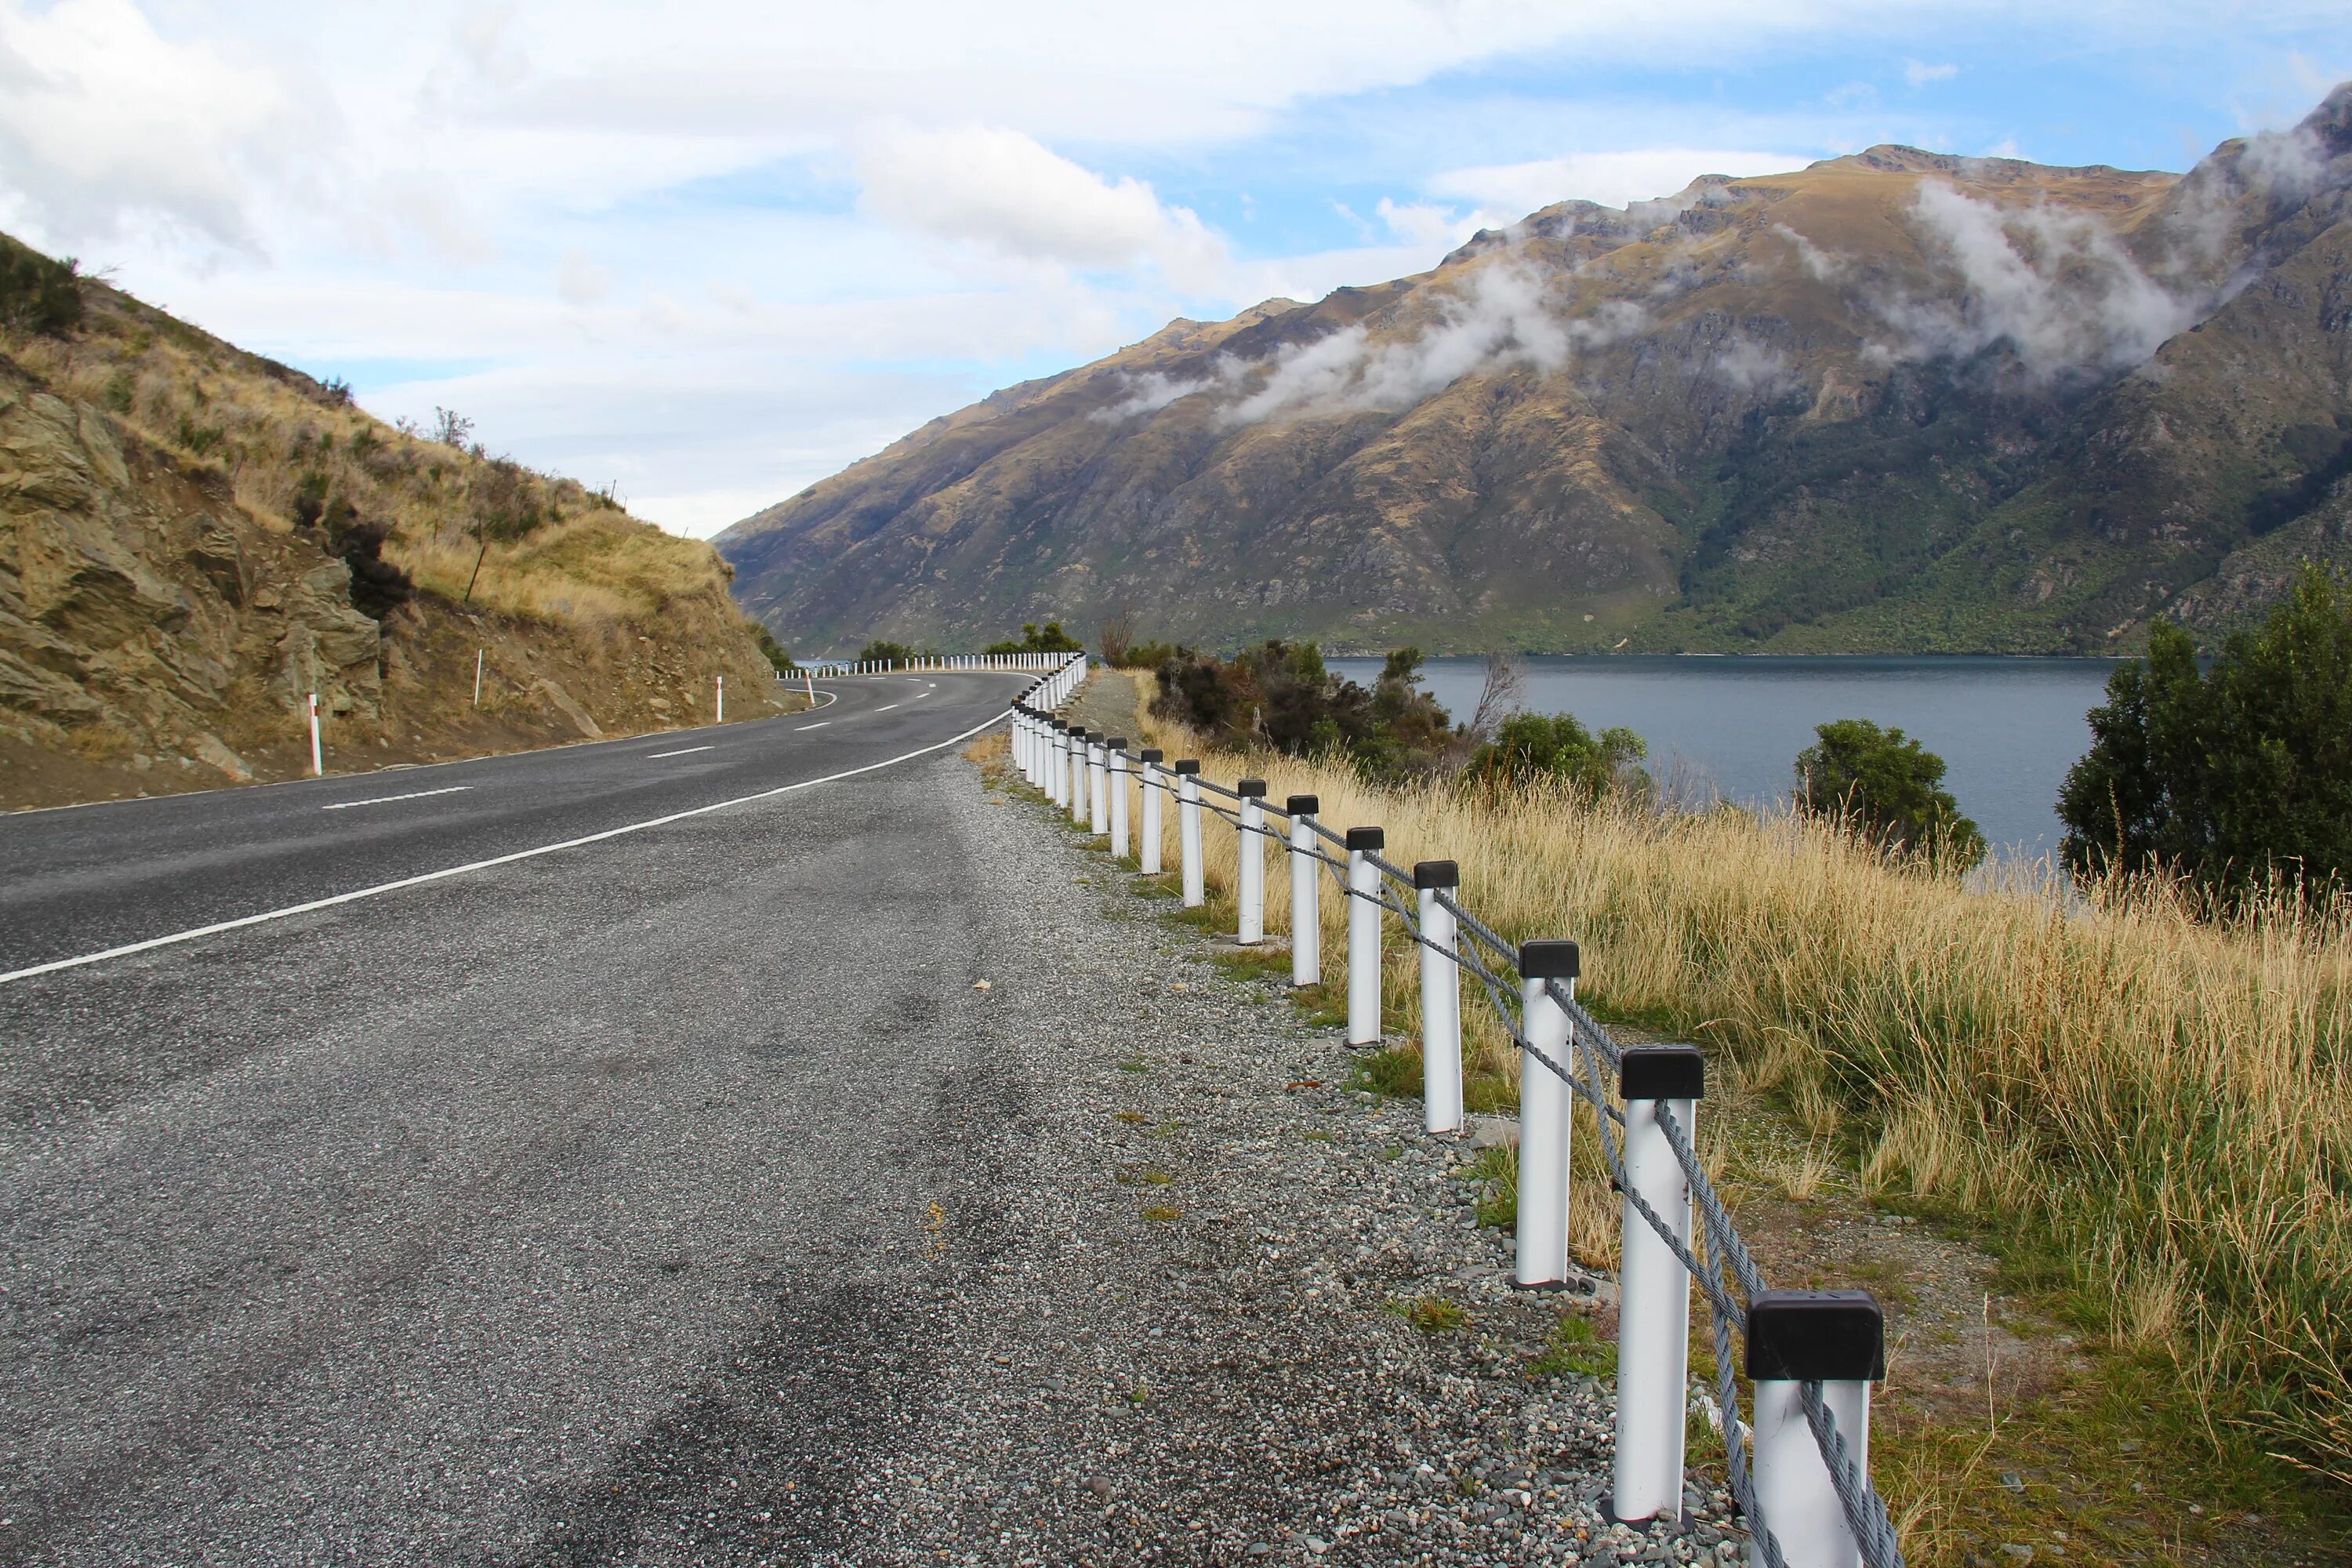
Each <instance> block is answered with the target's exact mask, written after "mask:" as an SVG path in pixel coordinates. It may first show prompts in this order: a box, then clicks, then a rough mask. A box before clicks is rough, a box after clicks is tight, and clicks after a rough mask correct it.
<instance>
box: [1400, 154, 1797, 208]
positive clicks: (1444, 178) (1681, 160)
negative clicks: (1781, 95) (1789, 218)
mask: <svg viewBox="0 0 2352 1568" xmlns="http://www.w3.org/2000/svg"><path fill="white" fill-rule="evenodd" d="M1809 162H1811V160H1810V159H1807V158H1804V157H1801V156H1799V155H1797V154H1794V153H1765V152H1735V151H1717V152H1705V151H1700V150H1697V149H1694V148H1688V147H1647V148H1642V149H1638V150H1635V151H1632V152H1623V153H1566V154H1564V155H1562V156H1560V157H1558V158H1541V159H1538V160H1536V161H1535V162H1533V163H1497V164H1491V165H1488V166H1486V167H1484V168H1473V169H1454V170H1449V171H1448V172H1446V173H1444V174H1439V175H1437V176H1436V177H1434V178H1433V179H1432V180H1430V181H1429V182H1428V188H1429V191H1430V193H1431V194H1432V195H1441V196H1465V197H1467V198H1469V199H1470V200H1472V201H1475V202H1480V203H1483V204H1485V205H1487V206H1490V207H1496V208H1500V209H1502V210H1504V211H1507V212H1510V213H1513V214H1516V215H1518V216H1525V215H1527V214H1528V213H1531V212H1534V211H1535V210H1537V209H1538V208H1539V207H1548V206H1549V205H1552V204H1553V203H1554V202H1563V201H1572V200H1581V201H1588V202H1598V203H1600V204H1601V205H1602V206H1610V207H1622V206H1625V205H1629V204H1631V203H1633V202H1639V201H1647V200H1649V199H1650V198H1652V197H1654V196H1664V195H1673V194H1674V193H1675V192H1677V191H1680V190H1682V189H1683V188H1684V187H1685V186H1686V185H1688V184H1690V183H1691V182H1692V181H1693V180H1695V179H1696V178H1698V176H1699V175H1701V174H1729V175H1731V176H1732V177H1733V178H1735V179H1739V178H1744V177H1746V176H1748V175H1750V174H1781V173H1783V172H1785V171H1787V170H1790V169H1796V168H1801V167H1803V166H1804V165H1805V164H1806V163H1809Z"/></svg>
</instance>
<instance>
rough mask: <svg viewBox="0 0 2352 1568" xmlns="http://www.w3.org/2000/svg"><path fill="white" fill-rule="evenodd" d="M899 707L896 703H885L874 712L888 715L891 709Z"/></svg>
mask: <svg viewBox="0 0 2352 1568" xmlns="http://www.w3.org/2000/svg"><path fill="white" fill-rule="evenodd" d="M897 706H898V704H897V703H896V702H885V703H884V704H882V706H881V707H879V708H877V709H876V710H874V711H876V712H877V713H887V712H888V711H890V710H891V709H893V708H896V707H897Z"/></svg>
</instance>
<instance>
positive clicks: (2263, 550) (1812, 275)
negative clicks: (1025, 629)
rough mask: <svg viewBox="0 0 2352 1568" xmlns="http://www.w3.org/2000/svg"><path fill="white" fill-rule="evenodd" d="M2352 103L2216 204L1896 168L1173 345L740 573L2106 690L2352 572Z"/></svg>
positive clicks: (1562, 216)
mask: <svg viewBox="0 0 2352 1568" xmlns="http://www.w3.org/2000/svg"><path fill="white" fill-rule="evenodd" d="M2347 153H2352V87H2347V88H2344V89H2337V90H2336V92H2335V93H2334V94H2332V95H2331V96H2330V98H2329V99H2328V100H2327V101H2326V103H2324V104H2323V105H2321V107H2320V108H2319V109H2318V110H2315V112H2314V113H2313V114H2312V116H2311V117H2310V118H2309V119H2308V120H2307V121H2305V123H2304V124H2303V125H2302V126H2300V127H2298V128H2297V129H2296V130H2295V131H2294V132H2289V133H2284V134H2280V135H2271V136H2264V137H2261V138H2257V139H2254V140H2252V141H2233V142H2226V143H2224V144H2223V145H2222V146H2221V147H2220V148H2219V149H2217V150H2216V151H2215V152H2214V153H2212V154H2211V155H2210V156H2209V157H2208V158H2206V159H2205V160H2204V161H2203V162H2201V163H2200V164H2199V166H2198V167H2197V169H2196V170H2195V171H2193V172H2192V173H2191V174H2189V175H2187V176H2175V175H2171V174H2154V173H2132V172H2126V171H2121V170H2116V169H2110V168H2104V167H2092V168H2080V169H2062V168H2048V167H2042V166H2040V165H2035V164H2032V163H2021V162H2016V161H2012V160H2005V159H1963V158H1955V157H1948V156H1942V155H1937V154H1934V153H1923V152H1919V151H1917V150H1916V149H1911V148H1902V147H1878V148H1874V149H1871V150H1870V151H1868V152H1866V153H1858V154H1855V155H1853V156H1851V157H1845V158H1838V159H1832V160H1830V161H1828V162H1825V163H1816V164H1814V165H1812V166H1811V167H1810V168H1807V169H1804V170H1802V171H1799V172H1796V173H1792V174H1784V175H1771V176H1764V177H1759V178H1753V179H1743V180H1727V179H1722V178H1718V177H1708V178H1705V179H1702V180H1699V181H1697V182H1696V183H1694V184H1692V185H1691V186H1690V187H1689V188H1688V189H1687V190H1685V191H1684V192H1682V193H1681V194H1680V195H1675V196H1674V197H1671V198H1667V199H1664V200H1661V201H1656V202H1650V203H1643V204H1636V205H1633V206H1632V207H1629V208H1626V209H1624V210H1622V211H1620V210H1617V209H1613V208H1608V207H1601V206H1597V205H1592V204H1591V203H1586V202H1565V203H1561V204H1559V205H1554V206H1550V207H1547V208H1545V209H1543V210H1542V211H1540V212H1538V213H1536V214H1534V215H1532V216H1529V217H1528V219H1526V220H1525V221H1524V222H1523V223H1521V224H1519V225H1517V226H1514V227H1513V228H1512V229H1511V230H1509V231H1508V232H1507V233H1497V232H1492V231H1490V232H1486V233H1482V234H1481V235H1479V236H1478V237H1475V239H1473V240H1472V241H1471V242H1470V243H1468V244H1467V245H1465V246H1464V247H1462V248H1461V249H1459V250H1457V251H1456V252H1454V254H1453V255H1451V256H1449V257H1448V258H1445V260H1444V263H1442V264H1441V265H1440V266H1439V267H1438V268H1435V269H1434V270H1433V271H1431V272H1428V273H1424V274H1422V275H1420V276H1417V277H1413V278H1407V279H1400V280H1398V281H1396V282H1392V283H1389V284H1384V285H1381V286H1380V287H1378V288H1372V289H1339V290H1338V291H1336V292H1334V293H1333V294H1331V295H1330V296H1329V297H1328V298H1326V299H1324V300H1320V301H1318V302H1317V303H1314V304H1311V305H1299V304H1295V303H1293V302H1291V301H1288V300H1269V301H1267V302H1266V303H1265V304H1263V305H1260V306H1258V307H1256V308H1255V310H1250V311H1247V312H1244V314H1243V315H1242V316H1240V317H1237V318H1235V319H1234V321H1226V322H1221V323H1213V324H1204V323H1199V322H1192V321H1178V322H1176V323H1174V324H1173V325H1171V326H1170V327H1169V328H1168V329H1167V330H1165V331H1161V332H1160V333H1159V334H1157V335H1156V336H1154V337H1152V338H1150V339H1149V340H1147V341H1146V342H1141V343H1139V344H1136V345H1134V346H1133V347H1131V348H1129V349H1126V350H1123V351H1121V352H1120V353H1116V354H1113V355H1111V356H1109V357H1108V358H1107V359H1104V360H1102V361H1099V362H1097V363H1095V364H1091V365H1088V366H1086V367H1084V368H1082V369H1078V370H1075V371H1072V372H1069V373H1067V374H1063V375H1060V376H1055V377H1053V378H1050V379H1047V380H1044V381H1038V382H1033V383H1029V384H1024V385H1021V386H1016V387H1013V388H1009V389H1007V390H1006V391H1003V392H1000V393H998V394H996V395H993V396H992V397H990V398H988V399H986V400H984V401H983V402H982V403H980V404H977V405H973V406H972V407H970V408H967V409H964V410H962V411H961V412H960V413H958V414H955V415H952V416H949V417H947V418H943V419H940V420H935V421H933V422H932V423H931V424H929V425H927V426H924V427H923V428H921V429H920V430H918V431H916V432H914V433H913V434H912V435H910V436H908V437H906V438H904V439H903V440H901V441H899V442H898V443H897V444H895V445H893V446H892V447H889V448H888V449H887V450H885V451H883V452H881V453H879V454H877V456H875V457H873V458H867V459H866V460H864V461H862V462H859V463H857V464H855V465H853V466H852V467H850V468H847V469H845V470H844V471H843V472H842V473H840V474H838V475H835V477H833V478H832V479H826V480H825V481H824V482H823V483H821V484H818V485H816V486H814V487H812V488H811V489H808V490H807V491H805V492H803V494H801V495H799V496H795V497H793V499H792V500H787V501H784V502H782V504H780V505H777V506H774V507H772V508H769V509H768V510H764V511H761V512H760V513H758V514H757V515H755V516H753V517H751V518H748V519H746V520H744V521H742V522H740V523H738V524H736V525H735V526H734V527H733V528H731V529H730V530H728V531H727V532H725V533H723V534H721V535H720V536H719V549H720V551H721V552H722V553H723V554H724V555H725V556H726V557H727V558H728V559H729V560H730V562H732V563H734V564H735V566H736V569H737V573H738V576H737V584H736V589H737V593H738V595H739V596H740V597H741V598H742V600H743V601H744V603H745V604H746V605H747V606H749V607H750V608H751V610H752V611H753V612H754V613H755V614H757V615H759V616H761V618H762V619H764V620H765V621H767V622H768V624H770V625H771V626H774V627H776V628H777V629H779V631H787V630H788V631H789V633H790V634H791V636H793V637H799V638H802V639H814V640H816V641H819V642H824V641H831V642H834V643H836V644H839V643H845V642H849V641H853V640H855V639H856V638H859V637H865V636H868V635H888V636H893V637H909V638H916V639H926V638H940V639H954V638H961V637H973V636H977V635H981V634H995V633H996V632H998V631H999V630H1000V629H1001V628H1003V627H1005V626H1013V625H1017V624H1019V623H1021V622H1023V621H1028V620H1039V619H1044V618H1048V617H1054V618H1060V619H1063V620H1065V621H1067V622H1070V623H1072V624H1075V625H1078V626H1087V627H1089V628H1091V627H1092V626H1095V625H1096V624H1097V623H1098V622H1099V620H1100V619H1101V618H1102V617H1103V616H1107V615H1109V614H1112V613H1116V612H1118V611H1121V610H1124V611H1125V612H1126V613H1127V614H1128V615H1129V617H1130V619H1131V620H1132V622H1133V624H1134V625H1135V626H1136V629H1137V630H1138V631H1139V633H1141V634H1145V635H1150V636H1175V637H1183V638H1187V639H1191V640H1194V641H1199V642H1205V643H1210V644H1218V643H1224V644H1231V643H1234V642H1236V641H1239V640H1242V639H1244V638H1250V637H1259V636H1265V635H1307V636H1313V637H1320V638H1322V639H1324V640H1326V641H1327V642H1329V643H1332V644H1334V645H1337V646H1341V647H1354V646H1378V645H1381V644H1384V643H1390V642H1395V641H1400V640H1406V639H1410V640H1412V641H1416V642H1419V643H1420V644H1422V645H1423V647H1431V648H1435V649H1471V648H1477V647H1488V646H1495V645H1507V646H1515V647H1522V648H1531V649H1549V650H1576V649H1591V648H1611V647H1626V648H1630V649H1649V650H1661V649H1759V650H1763V649H1769V650H1776V651H1805V650H1855V649H1887V650H1908V649H1918V650H1937V649H1941V650H1956V651H1957V650H1998V651H2026V650H2050V651H2061V650H2075V651H2108V650H2112V649H2114V648H2116V647H2127V646H2131V645H2132V643H2133V642H2134V639H2135V638H2136V637H2137V636H2138V635H2140V634H2141V633H2142V632H2143V631H2144V628H2145V625H2146V622H2147V618H2148V617H2149V616H2154V615H2173V616H2179V617H2181V618H2182V619H2184V620H2186V621H2188V622H2189V624H2190V625H2192V626H2197V627H2199V628H2200V629H2202V630H2204V631H2206V632H2209V633H2213V632H2218V631H2219V630H2221V629H2222V628H2224V627H2226V626H2231V625H2234V624H2237V623H2239V622H2241V621H2242V620H2243V619H2244V618H2245V617H2246V616H2249V615H2251V614H2252V613H2254V612H2256V611H2257V610H2259V608H2260V607H2261V606H2262V605H2263V604H2265V603H2267V602H2268V600H2269V599H2270V598H2271V597H2272V596H2273V595H2274V593H2275V592H2276V590H2277V588H2278V586H2279V584H2281V583H2282V582H2283V580H2284V571H2285V569H2286V568H2287V567H2288V566H2291V564H2292V563H2293V562H2294V560H2295V559H2299V558H2301V557H2302V556H2304V555H2306V554H2314V553H2315V554H2319V555H2322V556H2326V557H2328V558H2331V559H2339V560H2341V559H2347V558H2352V539H2347V513H2348V512H2352V495H2347V476H2352V439H2347V432H2352V357H2347V344H2352V334H2347V315H2348V314H2352V270H2347V260H2352V224H2347V217H2352V209H2347V187H2352V156H2347Z"/></svg>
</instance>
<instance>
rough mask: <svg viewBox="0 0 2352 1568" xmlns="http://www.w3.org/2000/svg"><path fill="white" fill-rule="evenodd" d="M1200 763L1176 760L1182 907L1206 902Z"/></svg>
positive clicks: (1189, 908)
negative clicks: (1182, 881)
mask: <svg viewBox="0 0 2352 1568" xmlns="http://www.w3.org/2000/svg"><path fill="white" fill-rule="evenodd" d="M1200 773H1201V764H1200V763H1199V762H1198V761H1197V760H1195V759H1193V758H1192V757H1179V758H1177V759H1176V847H1177V849H1178V850H1179V851H1180V852H1181V856H1182V858H1183V865H1184V907H1185V908H1186V909H1188V910H1197V909H1199V908H1200V907H1201V906H1202V904H1204V903H1206V902H1208V901H1209V891H1208V879H1207V873H1206V872H1205V871H1204V870H1203V869H1202V865H1201V781H1200Z"/></svg>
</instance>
